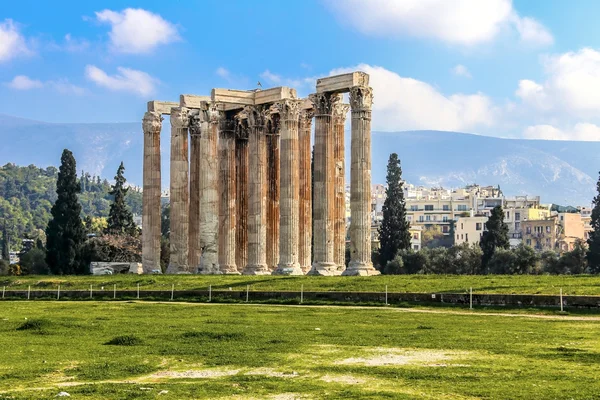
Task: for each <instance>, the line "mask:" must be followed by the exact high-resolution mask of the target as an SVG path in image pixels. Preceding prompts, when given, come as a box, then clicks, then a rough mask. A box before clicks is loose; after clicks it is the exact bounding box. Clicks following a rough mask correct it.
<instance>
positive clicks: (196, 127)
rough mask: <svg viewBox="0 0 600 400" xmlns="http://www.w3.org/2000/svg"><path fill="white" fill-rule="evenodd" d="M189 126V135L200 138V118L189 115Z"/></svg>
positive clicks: (197, 115) (196, 115)
mask: <svg viewBox="0 0 600 400" xmlns="http://www.w3.org/2000/svg"><path fill="white" fill-rule="evenodd" d="M189 119H190V122H189V125H190V135H191V136H201V134H202V129H201V126H202V118H201V117H200V114H199V113H197V114H189Z"/></svg>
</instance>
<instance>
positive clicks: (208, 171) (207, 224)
mask: <svg viewBox="0 0 600 400" xmlns="http://www.w3.org/2000/svg"><path fill="white" fill-rule="evenodd" d="M221 117H222V112H221V111H219V110H218V108H217V105H216V104H214V103H204V104H203V109H202V110H201V111H200V118H201V132H202V133H201V140H200V184H199V188H200V218H199V220H200V221H199V226H200V248H201V250H202V254H201V256H200V267H199V268H198V273H201V274H218V273H220V270H219V261H218V229H219V191H218V165H219V162H218V157H219V155H218V151H217V142H218V131H219V120H220V119H221Z"/></svg>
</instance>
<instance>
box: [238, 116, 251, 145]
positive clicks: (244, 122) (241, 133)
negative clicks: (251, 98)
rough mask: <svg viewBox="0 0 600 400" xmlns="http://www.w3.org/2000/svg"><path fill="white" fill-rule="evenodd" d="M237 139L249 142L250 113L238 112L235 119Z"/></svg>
mask: <svg viewBox="0 0 600 400" xmlns="http://www.w3.org/2000/svg"><path fill="white" fill-rule="evenodd" d="M234 119H235V137H236V138H237V139H239V140H248V134H249V131H250V127H249V126H248V113H247V112H246V111H244V110H242V111H240V112H238V113H237V114H236V115H235V117H234Z"/></svg>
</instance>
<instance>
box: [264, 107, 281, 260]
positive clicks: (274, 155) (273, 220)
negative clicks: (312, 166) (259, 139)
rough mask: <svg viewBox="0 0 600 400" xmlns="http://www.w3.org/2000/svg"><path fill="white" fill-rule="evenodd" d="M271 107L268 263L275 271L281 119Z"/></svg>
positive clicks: (277, 254) (268, 171)
mask: <svg viewBox="0 0 600 400" xmlns="http://www.w3.org/2000/svg"><path fill="white" fill-rule="evenodd" d="M274 111H275V110H273V109H270V111H269V114H268V121H267V132H266V134H267V186H268V189H267V248H266V250H267V265H268V267H269V270H271V271H274V270H275V269H276V268H277V264H278V263H279V220H280V213H279V197H280V188H279V183H280V181H279V180H280V154H279V151H280V148H279V145H280V143H279V141H280V121H279V114H273V112H274Z"/></svg>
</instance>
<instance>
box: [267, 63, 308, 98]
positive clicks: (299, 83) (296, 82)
mask: <svg viewBox="0 0 600 400" xmlns="http://www.w3.org/2000/svg"><path fill="white" fill-rule="evenodd" d="M260 78H261V79H262V80H263V82H262V84H265V85H264V86H265V87H266V86H288V87H292V88H295V89H298V90H299V91H300V93H299V95H301V96H305V95H308V93H305V91H306V89H308V88H311V89H314V87H315V85H316V83H317V78H315V77H305V78H284V77H282V76H281V75H278V74H274V73H272V72H271V71H269V70H268V69H267V70H265V71H264V72H263V73H261V74H260Z"/></svg>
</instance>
